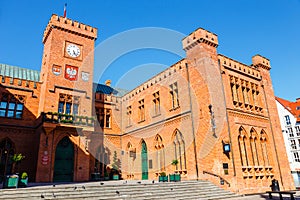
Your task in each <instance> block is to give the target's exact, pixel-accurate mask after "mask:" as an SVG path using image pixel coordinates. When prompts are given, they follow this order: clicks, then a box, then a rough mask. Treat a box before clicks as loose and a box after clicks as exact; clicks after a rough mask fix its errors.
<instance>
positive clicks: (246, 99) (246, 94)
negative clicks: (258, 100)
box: [242, 87, 249, 106]
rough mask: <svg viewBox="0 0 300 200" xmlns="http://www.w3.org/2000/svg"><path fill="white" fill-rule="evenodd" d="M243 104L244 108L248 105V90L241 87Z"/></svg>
mask: <svg viewBox="0 0 300 200" xmlns="http://www.w3.org/2000/svg"><path fill="white" fill-rule="evenodd" d="M242 91H243V98H244V103H245V105H246V106H248V105H249V96H248V88H246V87H242Z"/></svg>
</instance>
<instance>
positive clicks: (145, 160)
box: [141, 141, 148, 180]
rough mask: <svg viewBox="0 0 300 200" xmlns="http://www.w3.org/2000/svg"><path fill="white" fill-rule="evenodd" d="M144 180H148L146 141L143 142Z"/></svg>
mask: <svg viewBox="0 0 300 200" xmlns="http://www.w3.org/2000/svg"><path fill="white" fill-rule="evenodd" d="M141 157H142V180H148V153H147V145H146V143H145V141H143V142H142V152H141Z"/></svg>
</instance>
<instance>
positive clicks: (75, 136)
mask: <svg viewBox="0 0 300 200" xmlns="http://www.w3.org/2000/svg"><path fill="white" fill-rule="evenodd" d="M96 39H97V29H96V28H93V27H91V26H88V25H85V24H82V23H79V22H77V21H73V20H71V19H68V18H64V17H60V16H58V15H55V14H54V15H52V16H51V18H50V20H49V22H48V25H47V27H46V29H45V31H44V36H43V43H44V52H43V58H42V67H41V75H40V77H41V78H40V79H41V81H42V85H41V91H40V95H39V96H40V101H39V105H36V106H39V113H45V114H44V115H43V118H42V119H43V124H42V126H40V128H39V129H38V130H37V131H38V132H39V133H40V144H39V153H38V164H37V174H36V181H37V182H52V181H54V182H56V181H64V182H70V181H87V180H89V174H90V171H89V168H90V166H89V162H87V161H88V160H89V159H90V155H89V152H88V141H89V139H88V138H89V135H91V133H92V132H93V131H94V124H93V119H94V118H93V116H92V106H93V102H92V100H93V68H94V46H95V40H96ZM58 155H59V156H58ZM60 166H64V169H62V168H61V167H60Z"/></svg>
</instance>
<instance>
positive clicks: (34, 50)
mask: <svg viewBox="0 0 300 200" xmlns="http://www.w3.org/2000/svg"><path fill="white" fill-rule="evenodd" d="M65 2H66V3H67V4H68V5H67V16H68V18H71V19H74V20H76V21H80V22H83V23H85V24H89V25H92V26H94V27H97V28H98V39H97V41H96V46H101V44H103V42H104V41H107V40H108V39H109V38H111V37H112V36H114V35H115V34H119V33H122V32H124V31H127V30H131V29H135V28H144V27H161V28H166V29H170V30H174V31H177V32H178V33H180V34H183V35H187V34H189V33H191V32H193V31H194V30H195V29H197V28H198V27H202V28H205V29H207V30H209V31H211V32H214V33H216V34H217V35H218V37H219V47H218V53H221V54H223V55H226V56H228V57H231V58H233V59H235V60H238V61H240V62H242V63H245V64H251V57H252V56H253V55H255V54H261V55H263V56H265V57H267V58H269V59H270V61H271V66H272V69H271V76H272V81H273V86H274V91H275V95H277V96H279V97H281V98H285V99H288V100H291V101H295V99H296V98H298V97H300V89H299V88H300V87H299V86H298V85H299V81H298V80H299V78H298V77H299V71H300V70H299V67H300V64H299V58H300V0H286V1H282V0H251V1H250V0H247V1H246V0H226V1H225V0H192V1H184V0H152V1H150V0H138V1H137V0H130V1H129V0H127V1H126V0H94V1H82V0H73V1H71V0H68V1H63V0H55V1H54V0H51V1H50V0H48V1H46V0H29V1H20V0H0V27H1V29H0V30H1V31H0V44H1V48H0V63H5V64H10V65H15V66H20V67H26V68H31V69H37V70H39V69H40V66H41V58H42V53H43V44H42V36H43V31H44V28H45V27H46V25H47V23H48V20H49V18H50V16H51V15H52V14H53V13H56V14H59V15H63V7H64V3H65ZM140 37H141V38H143V37H145V35H141V36H140ZM146 38H147V37H145V39H146ZM159 39H160V38H159V37H158V40H159ZM160 42H163V41H162V40H161V41H160ZM174 43H178V46H180V45H181V41H180V40H178V41H175V40H174ZM176 45H177V44H176ZM180 58H181V56H179V55H178V54H174V53H173V52H168V51H164V50H158V49H144V50H142V51H132V52H128V53H127V54H124V55H122V56H120V57H119V58H118V59H117V60H115V61H114V62H113V63H111V64H110V66H109V68H108V69H107V70H106V71H105V73H104V74H103V75H102V76H101V78H99V81H101V82H102V81H104V80H105V79H107V78H110V79H112V83H113V85H115V86H118V87H122V86H123V88H127V89H131V88H132V87H133V86H134V85H136V84H138V83H141V82H143V81H145V80H146V79H148V78H149V77H150V76H151V75H153V74H155V73H157V72H159V71H161V70H162V69H164V68H165V67H167V66H169V65H172V64H173V63H175V62H177V61H178V60H179V59H180ZM95 59H96V63H97V59H99V60H101V56H100V57H99V56H97V57H96V58H95ZM95 67H96V66H95ZM141 69H142V70H141ZM132 70H136V71H138V74H140V76H139V77H136V78H135V79H136V80H135V81H133V80H132V79H131V78H127V79H131V81H130V83H131V84H132V85H130V84H128V85H127V86H126V87H124V85H125V84H126V81H123V82H122V80H120V77H124V74H125V73H127V72H130V71H132ZM141 72H142V73H141ZM128 77H130V76H128ZM125 79H126V78H124V80H125ZM117 83H119V85H117Z"/></svg>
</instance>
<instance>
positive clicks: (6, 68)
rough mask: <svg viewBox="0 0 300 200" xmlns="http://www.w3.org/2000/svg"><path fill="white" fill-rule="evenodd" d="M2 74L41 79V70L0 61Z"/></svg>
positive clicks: (25, 78)
mask: <svg viewBox="0 0 300 200" xmlns="http://www.w3.org/2000/svg"><path fill="white" fill-rule="evenodd" d="M0 76H6V77H12V78H17V79H23V80H28V81H35V82H39V81H40V72H39V71H37V70H32V69H26V68H21V67H16V66H11V65H6V64H1V63H0Z"/></svg>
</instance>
